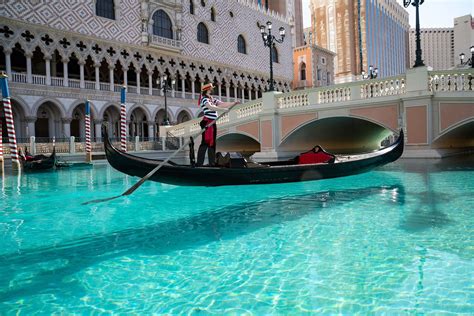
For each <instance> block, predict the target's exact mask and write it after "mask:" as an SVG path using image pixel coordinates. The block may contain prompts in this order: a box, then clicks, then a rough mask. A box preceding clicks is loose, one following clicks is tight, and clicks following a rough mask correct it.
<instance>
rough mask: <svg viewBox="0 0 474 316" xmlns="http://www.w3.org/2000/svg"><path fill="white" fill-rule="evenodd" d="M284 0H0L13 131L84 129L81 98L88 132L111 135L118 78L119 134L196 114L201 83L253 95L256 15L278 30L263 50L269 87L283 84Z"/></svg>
mask: <svg viewBox="0 0 474 316" xmlns="http://www.w3.org/2000/svg"><path fill="white" fill-rule="evenodd" d="M297 1H298V0H297ZM285 3H286V4H287V6H284V7H281V8H280V7H279V8H278V9H279V11H275V10H272V9H271V6H270V7H269V8H268V9H267V8H265V7H264V6H262V5H261V4H259V3H257V2H256V1H253V0H229V1H219V0H94V1H76V2H70V1H65V0H53V1H48V2H45V1H39V0H31V1H18V0H6V1H4V2H3V6H2V7H1V8H0V46H1V47H0V70H3V71H5V72H6V73H7V75H8V77H9V83H10V90H11V94H12V102H13V111H14V118H15V125H16V126H15V129H16V133H17V136H18V137H19V138H27V137H30V136H35V137H37V138H42V137H44V138H51V137H56V138H63V137H69V136H76V137H79V138H81V137H84V127H83V125H84V124H83V122H84V115H85V110H84V108H85V107H84V103H85V100H86V99H88V100H90V103H91V112H92V113H91V116H92V118H93V122H94V124H95V127H94V131H93V136H95V137H100V136H101V132H100V126H101V124H102V122H104V121H105V122H109V125H111V126H113V127H114V128H113V131H112V132H113V135H114V136H117V135H118V125H119V124H118V122H119V120H120V111H119V109H120V89H121V87H122V86H123V85H125V86H126V87H127V100H126V105H127V121H128V135H129V136H140V137H143V138H151V137H155V136H157V135H158V130H159V128H158V126H159V125H161V124H162V122H163V120H164V118H165V117H168V118H169V119H170V120H171V121H172V122H173V123H175V122H177V123H179V122H183V121H186V120H189V119H191V118H193V117H196V116H198V115H199V113H198V112H199V108H198V107H197V105H196V103H197V100H196V99H197V97H198V93H199V91H200V86H201V85H202V84H204V83H207V82H213V83H214V84H215V86H216V88H215V90H214V91H213V93H214V94H215V95H217V96H218V97H220V98H221V99H223V100H241V101H246V100H252V99H255V98H258V97H261V95H262V92H264V91H265V90H266V89H267V88H268V86H269V57H268V56H269V48H267V47H264V45H263V42H262V39H261V34H260V30H259V25H260V24H262V23H266V22H267V21H271V22H272V23H273V25H274V26H275V29H278V28H279V27H281V26H283V27H284V28H285V29H286V30H287V32H286V38H285V41H284V42H283V43H282V44H278V46H276V47H274V48H273V49H272V53H273V55H274V57H276V60H275V62H274V64H273V68H274V79H275V87H276V89H277V90H280V91H289V90H290V85H291V80H292V66H293V65H292V49H293V45H294V40H293V36H294V35H293V34H294V33H295V30H294V20H295V17H294V9H293V8H291V5H294V1H293V0H287V1H286V2H285ZM283 9H284V10H283ZM274 59H275V58H274ZM165 78H166V79H165ZM165 86H166V90H165V89H164V87H165ZM165 92H166V97H165V95H164V93H165ZM165 109H166V110H167V112H166V113H167V114H166V115H165ZM2 112H3V111H0V116H2V119H4V118H3V113H2ZM2 126H3V127H5V124H2ZM3 135H6V131H4V132H3Z"/></svg>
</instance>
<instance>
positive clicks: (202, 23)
mask: <svg viewBox="0 0 474 316" xmlns="http://www.w3.org/2000/svg"><path fill="white" fill-rule="evenodd" d="M201 26H202V27H204V28H202V27H201ZM203 31H205V34H203V33H202V32H203ZM196 35H197V41H198V42H199V43H203V44H209V42H210V41H209V28H208V27H207V25H206V24H204V22H199V24H198V26H197V34H196ZM204 35H205V36H206V41H202V40H201V39H202V36H204Z"/></svg>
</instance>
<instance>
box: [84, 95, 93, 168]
mask: <svg viewBox="0 0 474 316" xmlns="http://www.w3.org/2000/svg"><path fill="white" fill-rule="evenodd" d="M85 121H86V161H87V162H91V161H92V146H91V106H90V103H89V100H86V119H85Z"/></svg>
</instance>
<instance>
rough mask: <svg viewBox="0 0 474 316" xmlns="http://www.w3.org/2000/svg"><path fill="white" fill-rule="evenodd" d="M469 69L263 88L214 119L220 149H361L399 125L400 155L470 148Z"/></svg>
mask: <svg viewBox="0 0 474 316" xmlns="http://www.w3.org/2000/svg"><path fill="white" fill-rule="evenodd" d="M473 76H474V69H473V68H468V69H457V70H450V71H441V72H439V71H438V72H433V71H428V70H427V68H425V67H421V68H415V69H410V70H408V71H407V73H406V75H402V76H397V77H392V78H383V79H379V80H364V81H357V82H353V83H346V84H339V85H333V86H329V87H323V88H315V89H306V90H298V91H294V92H290V93H278V92H267V93H264V95H263V97H262V98H261V99H258V100H254V101H252V102H249V103H245V104H242V105H239V106H237V107H236V108H234V110H232V111H231V112H229V113H228V114H226V115H224V116H223V117H222V118H221V119H220V120H219V121H218V123H217V125H218V140H217V146H218V151H239V152H246V153H255V155H254V157H256V158H257V159H279V158H287V157H290V156H292V155H294V154H295V153H297V152H301V151H306V150H308V149H310V148H312V147H313V146H314V145H316V144H320V145H322V146H323V147H324V148H326V149H328V150H330V151H332V152H337V153H354V152H365V151H372V150H376V149H378V148H380V147H382V146H384V145H386V144H387V143H389V142H390V141H392V140H393V138H394V137H395V135H396V134H397V131H398V130H399V129H400V128H403V129H404V131H405V137H406V139H405V142H406V147H405V153H404V157H429V158H437V157H443V156H446V155H450V154H454V153H459V152H464V151H472V150H474V89H473V87H472V85H473V84H474V82H473ZM199 121H200V119H194V120H192V121H188V122H185V123H183V124H179V125H175V126H172V127H166V133H167V135H168V136H174V137H176V136H178V137H188V136H191V135H196V134H199V131H200V127H199ZM163 128H164V127H163ZM162 135H163V134H162ZM198 142H200V139H197V143H198Z"/></svg>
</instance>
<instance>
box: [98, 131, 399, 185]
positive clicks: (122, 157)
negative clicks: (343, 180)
mask: <svg viewBox="0 0 474 316" xmlns="http://www.w3.org/2000/svg"><path fill="white" fill-rule="evenodd" d="M104 147H105V154H106V157H107V160H108V162H109V163H110V165H111V166H112V167H113V168H115V169H117V170H118V171H120V172H123V173H125V174H127V175H130V176H136V177H140V178H143V177H144V176H145V175H147V174H148V173H149V172H150V171H151V170H153V169H154V168H155V167H157V166H158V165H160V163H162V162H163V160H155V159H147V158H142V157H137V156H134V155H130V154H127V153H124V152H122V151H119V150H118V149H116V148H115V147H114V146H113V145H112V144H111V142H110V140H109V138H108V135H107V131H106V130H105V129H104ZM403 148H404V135H403V130H401V131H400V134H399V137H398V139H397V140H396V141H395V142H394V143H393V144H392V145H390V146H388V147H385V148H383V149H381V150H378V151H375V152H372V153H365V154H360V155H354V156H344V157H343V156H336V159H335V161H334V162H333V163H317V164H298V163H297V161H296V160H295V159H292V160H288V161H274V162H263V163H259V164H255V163H253V164H251V165H250V164H249V165H247V166H242V167H238V168H226V167H208V166H202V167H193V166H191V165H183V164H177V163H174V162H172V161H168V162H167V163H166V164H164V165H163V166H162V167H161V168H160V169H159V170H157V171H156V172H155V173H154V174H153V175H152V176H151V177H150V178H149V180H152V181H156V182H161V183H168V184H173V185H185V186H221V185H243V184H269V183H285V182H299V181H309V180H320V179H329V178H336V177H344V176H349V175H353V174H358V173H363V172H367V171H369V170H372V169H374V168H376V167H379V166H383V165H385V164H388V163H390V162H393V161H395V160H397V159H398V158H399V157H400V156H401V155H402V153H403Z"/></svg>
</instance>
